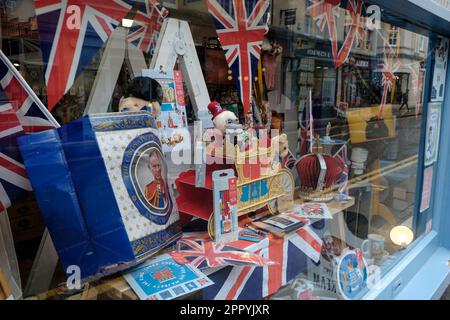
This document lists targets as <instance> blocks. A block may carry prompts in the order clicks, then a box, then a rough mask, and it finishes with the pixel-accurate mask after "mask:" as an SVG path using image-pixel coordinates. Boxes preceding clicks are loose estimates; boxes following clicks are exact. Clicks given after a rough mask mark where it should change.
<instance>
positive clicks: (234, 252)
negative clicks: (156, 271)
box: [170, 237, 272, 269]
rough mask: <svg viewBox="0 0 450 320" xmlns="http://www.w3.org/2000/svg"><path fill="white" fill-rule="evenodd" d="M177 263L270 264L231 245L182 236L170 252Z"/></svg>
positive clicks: (195, 264)
mask: <svg viewBox="0 0 450 320" xmlns="http://www.w3.org/2000/svg"><path fill="white" fill-rule="evenodd" d="M170 255H171V256H172V258H173V259H174V260H175V261H177V262H178V263H185V264H186V263H191V264H192V265H194V266H195V267H197V268H199V269H205V268H214V267H220V266H229V265H232V266H242V265H254V266H255V265H256V266H262V265H267V264H271V263H272V262H271V261H270V260H268V259H264V258H262V257H260V256H259V255H257V254H254V253H251V252H247V251H244V250H242V249H239V248H236V247H233V246H231V245H223V244H217V243H214V242H213V241H211V240H206V239H204V238H199V239H195V238H192V237H191V238H186V237H185V238H182V239H181V240H180V241H179V242H178V250H176V251H172V252H171V253H170Z"/></svg>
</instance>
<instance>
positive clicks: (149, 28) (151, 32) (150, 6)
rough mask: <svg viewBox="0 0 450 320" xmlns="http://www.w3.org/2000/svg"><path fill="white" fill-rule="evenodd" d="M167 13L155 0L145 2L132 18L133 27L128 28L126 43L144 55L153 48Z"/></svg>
mask: <svg viewBox="0 0 450 320" xmlns="http://www.w3.org/2000/svg"><path fill="white" fill-rule="evenodd" d="M168 14H169V11H168V10H167V9H166V8H164V7H163V6H162V5H161V4H159V2H158V1H157V0H145V3H143V4H142V5H141V7H140V9H139V10H138V11H137V13H136V15H135V16H134V23H135V25H134V26H132V27H131V28H130V31H129V33H128V41H129V42H130V43H131V44H133V45H135V46H136V47H138V48H139V49H140V50H142V51H143V52H145V53H149V52H150V53H151V52H152V51H153V50H154V49H155V48H156V44H157V41H158V37H159V32H160V31H161V27H162V23H163V22H164V19H165V18H166V17H167V16H168Z"/></svg>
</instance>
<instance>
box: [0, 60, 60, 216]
mask: <svg viewBox="0 0 450 320" xmlns="http://www.w3.org/2000/svg"><path fill="white" fill-rule="evenodd" d="M57 125H58V124H57V122H56V121H55V120H54V119H53V117H52V116H51V115H50V114H49V112H48V111H47V110H46V108H45V106H44V105H43V104H42V103H41V102H40V101H39V99H38V98H37V97H36V95H35V94H34V93H33V91H32V90H31V88H29V87H28V85H27V84H26V82H25V80H24V79H23V78H22V76H21V75H20V74H19V72H18V71H17V70H15V68H14V66H13V65H12V64H11V62H10V61H9V60H8V58H7V57H6V56H5V55H4V54H3V52H2V51H0V211H2V210H4V209H6V208H8V207H9V206H10V205H11V203H12V202H14V200H16V199H18V198H20V197H21V196H22V195H23V194H24V193H25V192H26V191H31V185H30V182H29V180H28V178H27V174H26V171H25V167H24V166H23V164H22V163H21V159H22V158H21V155H20V152H19V148H18V146H17V142H16V139H17V138H18V137H19V136H21V135H23V134H24V133H32V132H38V131H42V130H47V129H51V128H54V127H55V126H57Z"/></svg>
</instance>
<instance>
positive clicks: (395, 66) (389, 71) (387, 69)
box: [378, 48, 401, 119]
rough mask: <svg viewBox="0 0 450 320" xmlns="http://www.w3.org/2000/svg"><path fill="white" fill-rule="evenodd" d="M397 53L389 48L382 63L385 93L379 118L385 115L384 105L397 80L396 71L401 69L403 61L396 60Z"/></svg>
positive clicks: (382, 82) (382, 81)
mask: <svg viewBox="0 0 450 320" xmlns="http://www.w3.org/2000/svg"><path fill="white" fill-rule="evenodd" d="M394 58H395V53H394V51H393V49H392V48H389V52H388V53H386V50H385V53H384V61H383V63H382V64H381V65H382V68H383V69H382V70H381V73H382V74H383V78H382V80H381V84H382V86H383V93H382V97H381V103H380V111H379V113H378V118H379V119H383V116H384V107H385V106H386V102H387V94H388V92H389V91H390V90H391V89H392V85H393V84H394V82H395V81H397V77H396V76H395V72H397V71H398V70H399V69H400V66H401V63H400V61H398V59H397V61H394Z"/></svg>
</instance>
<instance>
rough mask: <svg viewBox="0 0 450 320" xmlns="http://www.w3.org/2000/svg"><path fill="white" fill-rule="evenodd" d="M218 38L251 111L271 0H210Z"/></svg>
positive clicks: (243, 101) (210, 9)
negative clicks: (253, 88)
mask: <svg viewBox="0 0 450 320" xmlns="http://www.w3.org/2000/svg"><path fill="white" fill-rule="evenodd" d="M206 2H207V5H208V11H209V13H210V15H211V17H212V19H213V22H214V25H215V27H216V31H217V35H218V38H219V42H220V44H221V46H222V48H223V50H224V51H225V58H226V60H227V63H228V66H229V68H230V69H231V71H232V74H233V79H234V81H235V84H236V86H237V87H238V89H239V92H240V97H241V101H242V104H243V106H244V114H247V113H249V111H250V104H251V97H252V87H253V82H254V79H255V76H256V75H257V67H258V61H259V59H260V55H261V45H262V42H263V40H264V34H265V33H266V32H267V26H268V17H269V9H270V1H269V0H207V1H206Z"/></svg>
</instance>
